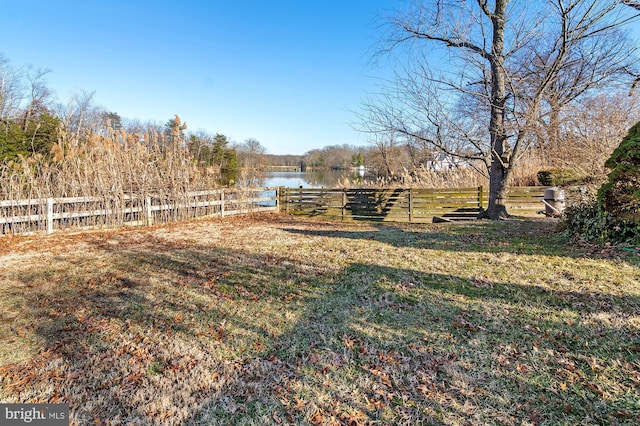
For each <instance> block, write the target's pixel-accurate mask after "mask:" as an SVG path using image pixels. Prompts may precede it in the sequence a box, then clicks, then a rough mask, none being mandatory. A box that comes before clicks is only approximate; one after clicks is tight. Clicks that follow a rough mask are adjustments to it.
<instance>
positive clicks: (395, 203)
mask: <svg viewBox="0 0 640 426" xmlns="http://www.w3.org/2000/svg"><path fill="white" fill-rule="evenodd" d="M544 189H545V188H544V187H518V188H513V189H512V190H511V192H510V193H509V198H508V202H507V205H508V207H509V208H510V212H511V213H512V214H515V215H518V216H534V215H536V214H537V212H538V211H540V210H542V209H544V206H543V205H542V202H541V201H542V198H543V197H544ZM488 198H489V197H488V192H487V190H486V189H485V188H483V187H476V188H455V189H316V188H282V189H281V192H280V209H281V211H284V212H286V213H288V214H302V215H322V216H328V217H334V218H340V219H342V220H377V221H392V222H431V221H432V220H433V218H434V217H443V218H445V219H449V220H456V219H457V220H461V219H472V218H475V217H477V215H478V212H479V211H480V210H481V209H482V208H483V207H486V206H487V203H488Z"/></svg>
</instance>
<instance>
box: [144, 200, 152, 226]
mask: <svg viewBox="0 0 640 426" xmlns="http://www.w3.org/2000/svg"><path fill="white" fill-rule="evenodd" d="M144 218H145V222H146V223H147V226H151V225H153V209H151V196H150V195H147V196H146V197H145V199H144Z"/></svg>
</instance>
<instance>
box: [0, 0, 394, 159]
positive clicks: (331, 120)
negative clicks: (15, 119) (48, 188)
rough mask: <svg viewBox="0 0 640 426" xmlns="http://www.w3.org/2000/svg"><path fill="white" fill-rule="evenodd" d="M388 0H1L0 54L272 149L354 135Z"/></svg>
mask: <svg viewBox="0 0 640 426" xmlns="http://www.w3.org/2000/svg"><path fill="white" fill-rule="evenodd" d="M397 3H398V1H397V0H396V1H393V0H337V1H334V0H323V1H319V0H315V1H306V0H263V1H258V0H233V1H219V0H208V1H195V0H185V1H183V2H168V1H163V0H155V1H151V0H142V1H136V0H127V1H123V0H108V1H107V0H83V1H81V0H76V1H71V0H55V1H53V0H0V7H1V9H0V10H2V17H1V18H0V22H1V24H0V40H3V43H2V44H1V45H0V54H3V55H4V56H6V57H7V59H9V61H10V63H11V64H12V65H13V66H23V65H31V66H33V67H34V68H49V69H51V73H50V74H48V76H47V82H48V86H49V87H50V88H51V89H53V90H54V91H55V94H56V96H57V98H58V100H59V101H60V102H66V101H67V100H68V98H69V97H70V96H71V94H72V93H73V92H74V91H78V90H85V91H87V92H95V96H94V100H95V102H96V103H97V104H99V105H101V106H103V107H104V108H106V109H107V110H108V111H113V112H117V113H118V114H120V115H121V116H122V117H127V118H137V119H140V120H143V121H146V120H153V121H160V122H165V121H167V120H168V119H170V118H172V117H173V116H174V115H175V114H178V115H179V116H180V117H181V119H182V120H183V121H186V122H187V124H188V127H189V130H192V131H197V130H199V129H202V130H205V131H207V132H209V133H212V134H213V133H223V134H225V135H227V136H228V137H229V138H230V139H232V140H233V141H236V142H243V141H244V140H245V139H247V138H250V137H251V138H256V139H258V140H259V141H260V142H261V143H262V144H263V145H264V146H265V147H266V148H267V150H268V152H270V153H272V154H303V153H304V152H306V151H308V150H310V149H314V148H321V147H323V146H326V145H334V144H343V143H348V144H354V145H364V144H366V143H367V138H366V136H365V135H361V134H359V133H358V132H357V131H355V130H353V129H352V127H351V126H350V123H352V122H353V121H355V119H356V118H355V116H354V111H356V110H357V109H358V108H359V107H360V102H361V99H362V98H364V97H366V95H367V94H368V93H370V92H372V91H374V90H375V87H376V85H377V84H378V83H377V81H378V77H380V76H382V75H383V74H384V72H385V71H384V70H383V69H381V68H377V67H375V66H372V65H371V54H370V52H371V49H372V47H373V46H374V44H375V41H376V37H377V35H376V22H377V21H378V18H379V17H380V16H383V15H387V14H388V13H389V12H390V10H391V9H393V8H394V7H395V5H396V4H397Z"/></svg>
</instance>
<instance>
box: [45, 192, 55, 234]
mask: <svg viewBox="0 0 640 426" xmlns="http://www.w3.org/2000/svg"><path fill="white" fill-rule="evenodd" d="M54 202H55V200H54V199H53V198H47V203H46V208H47V212H46V222H47V234H53V203H54Z"/></svg>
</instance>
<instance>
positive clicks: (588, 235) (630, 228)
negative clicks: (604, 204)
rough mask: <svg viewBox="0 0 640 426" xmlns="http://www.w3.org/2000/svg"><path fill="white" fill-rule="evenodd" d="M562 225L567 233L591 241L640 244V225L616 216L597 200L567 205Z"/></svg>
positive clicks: (596, 242) (597, 242)
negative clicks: (602, 206)
mask: <svg viewBox="0 0 640 426" xmlns="http://www.w3.org/2000/svg"><path fill="white" fill-rule="evenodd" d="M560 226H561V229H563V231H564V232H565V235H567V236H569V237H572V238H573V237H579V238H581V239H582V240H584V241H587V242H590V243H595V244H605V243H613V244H630V245H633V246H640V225H638V224H636V223H634V222H632V221H629V220H625V219H618V218H616V217H615V216H613V215H611V214H609V213H607V212H606V211H604V210H603V209H602V208H601V207H600V205H599V204H598V203H597V202H596V201H592V202H588V203H582V204H578V205H574V206H569V207H567V209H566V210H565V211H564V215H563V217H562V221H561V223H560Z"/></svg>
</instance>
